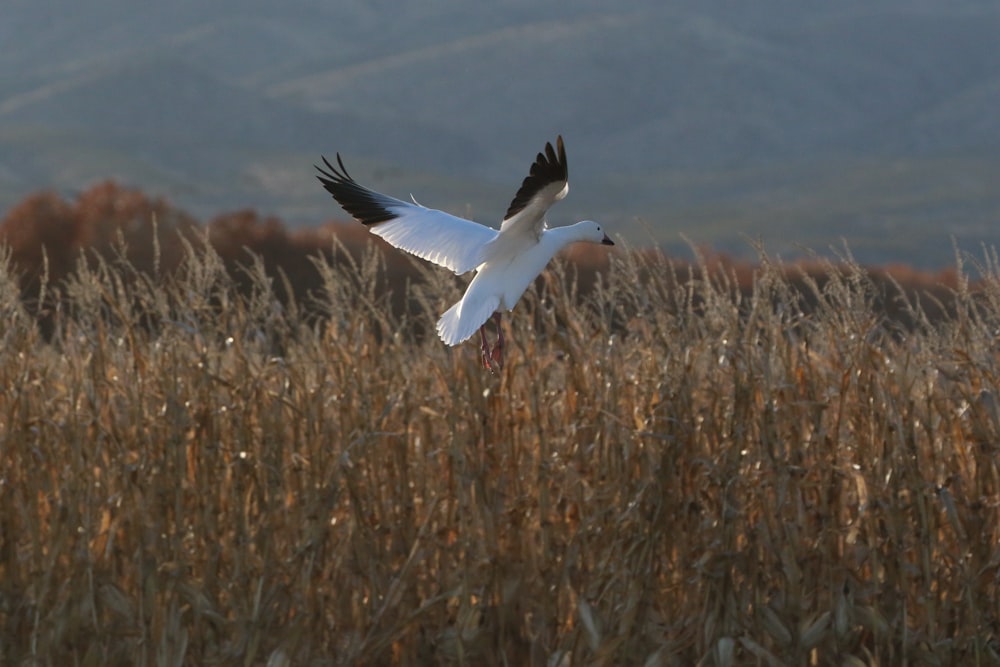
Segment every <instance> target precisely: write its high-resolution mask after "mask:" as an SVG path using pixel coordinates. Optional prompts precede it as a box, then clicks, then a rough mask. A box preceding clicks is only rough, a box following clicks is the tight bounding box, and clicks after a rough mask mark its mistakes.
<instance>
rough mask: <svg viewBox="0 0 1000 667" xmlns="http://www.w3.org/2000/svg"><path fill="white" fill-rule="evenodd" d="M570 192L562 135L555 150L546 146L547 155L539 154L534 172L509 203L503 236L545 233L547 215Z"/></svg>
mask: <svg viewBox="0 0 1000 667" xmlns="http://www.w3.org/2000/svg"><path fill="white" fill-rule="evenodd" d="M567 192H569V169H568V168H567V166H566V147H565V146H564V145H563V138H562V135H560V136H559V137H557V138H556V147H555V148H553V147H552V144H551V143H546V144H545V152H544V153H539V154H538V157H537V158H535V162H534V164H532V165H531V171H530V172H529V174H528V176H527V177H526V178H525V179H524V181H523V182H522V183H521V187H520V188H519V189H518V191H517V194H515V195H514V200H513V201H512V202H511V203H510V208H508V209H507V213H506V215H504V217H503V223H502V224H501V225H500V233H501V234H511V235H522V234H523V235H525V236H527V235H533V236H535V237H536V238H537V237H538V236H539V235H540V234H541V233H542V229H543V228H544V224H545V212H546V211H548V210H549V207H550V206H552V205H553V204H554V203H556V202H557V201H559V200H560V199H562V198H563V197H565V196H566V193H567Z"/></svg>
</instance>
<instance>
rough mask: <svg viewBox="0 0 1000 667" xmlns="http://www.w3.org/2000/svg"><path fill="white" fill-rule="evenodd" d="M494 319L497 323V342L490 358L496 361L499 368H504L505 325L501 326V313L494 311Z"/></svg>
mask: <svg viewBox="0 0 1000 667" xmlns="http://www.w3.org/2000/svg"><path fill="white" fill-rule="evenodd" d="M493 321H494V322H496V323H497V344H496V345H494V346H493V350H492V351H491V352H490V359H492V360H493V361H495V362H496V365H497V368H503V327H502V326H500V313H499V312H496V313H493Z"/></svg>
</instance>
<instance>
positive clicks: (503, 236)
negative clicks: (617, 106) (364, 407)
mask: <svg viewBox="0 0 1000 667" xmlns="http://www.w3.org/2000/svg"><path fill="white" fill-rule="evenodd" d="M322 159H323V164H325V165H326V169H324V168H322V167H319V166H317V167H316V169H317V170H318V171H319V175H317V178H318V179H319V181H320V183H322V184H323V187H324V188H326V190H327V192H329V193H330V194H331V195H333V198H334V199H336V200H337V203H339V204H340V205H341V206H342V207H343V208H344V210H345V211H347V212H348V213H350V214H351V215H352V216H353V217H354V218H355V219H356V220H358V221H359V222H361V223H362V224H364V225H366V226H368V228H369V229H370V231H371V232H372V233H373V234H376V235H378V236H380V237H382V238H383V239H384V240H386V241H387V242H388V243H389V244H390V245H392V246H395V247H396V248H399V249H400V250H405V251H406V252H409V253H412V254H414V255H416V256H417V257H420V258H421V259H425V260H428V261H430V262H433V263H435V264H438V265H440V266H443V267H445V268H447V269H451V270H452V271H454V272H455V273H457V274H462V273H466V272H468V271H475V272H476V275H475V277H474V278H473V279H472V282H471V283H469V287H468V288H467V289H466V290H465V295H464V296H462V298H461V299H460V300H459V301H458V303H456V304H455V305H453V306H452V307H451V308H449V309H448V310H447V311H446V312H445V313H444V315H442V316H441V319H440V320H438V323H437V333H438V335H439V336H440V337H441V340H442V341H444V342H445V344H447V345H458V344H459V343H461V342H463V341H466V340H468V339H469V338H470V337H472V335H473V334H475V333H476V330H477V329H478V330H479V335H480V337H481V340H482V353H483V365H484V366H485V367H486V368H487V369H489V370H490V371H491V372H495V371H497V370H499V369H500V368H502V367H503V347H504V336H503V327H502V326H501V315H500V309H506V310H508V311H510V310H513V308H514V304H516V303H517V302H518V300H519V299H520V298H521V295H522V294H524V292H525V290H526V289H528V286H529V285H530V284H531V283H532V281H534V279H535V278H536V277H537V276H538V274H539V273H541V272H542V269H544V268H545V266H546V265H547V264H548V263H549V260H551V259H552V258H553V257H554V256H555V254H556V253H557V252H559V251H560V250H562V249H563V248H565V247H566V246H567V245H569V244H570V243H573V242H575V241H589V242H592V243H602V244H604V245H614V242H613V241H612V240H611V239H610V238H608V235H607V234H605V233H604V230H603V229H601V226H600V225H599V224H597V223H596V222H594V221H593V220H583V221H581V222H578V223H576V224H574V225H569V226H566V227H549V226H548V225H547V224H546V221H545V213H546V211H548V209H549V207H550V206H552V204H554V203H556V202H557V201H559V200H560V199H562V198H563V197H565V196H566V193H567V192H569V172H568V170H567V167H566V148H565V146H564V145H563V139H562V136H559V137H558V138H557V139H556V146H555V148H553V147H552V144H551V143H546V144H545V152H544V153H539V154H538V157H536V158H535V162H534V164H532V165H531V171H530V172H529V174H528V176H527V177H525V179H524V181H523V182H522V183H521V187H520V188H519V189H518V191H517V194H515V195H514V199H513V201H511V203H510V207H509V208H508V209H507V213H506V214H505V215H504V217H503V221H502V222H501V223H500V229H499V230H496V229H493V228H491V227H487V226H485V225H481V224H479V223H477V222H473V221H471V220H466V219H464V218H459V217H457V216H454V215H451V214H448V213H445V212H443V211H438V210H435V209H432V208H427V207H425V206H421V205H420V204H418V203H417V202H416V200H415V199H414V200H413V201H412V203H411V202H407V201H402V200H400V199H396V198H394V197H390V196H388V195H384V194H381V193H379V192H375V191H374V190H370V189H368V188H366V187H365V186H363V185H361V184H359V183H358V182H357V181H355V180H354V179H353V178H351V176H350V175H349V174H348V173H347V169H346V168H345V167H344V162H343V160H341V158H340V153H337V165H338V166H339V169H338V167H335V166H333V165H332V164H330V162H329V161H328V160H327V159H326V158H325V157H324V158H322ZM491 317H492V318H493V320H494V321H495V322H496V329H497V339H496V343H495V344H494V345H493V346H490V344H489V342H488V340H487V337H486V328H485V326H486V322H487V321H489V319H490V318H491Z"/></svg>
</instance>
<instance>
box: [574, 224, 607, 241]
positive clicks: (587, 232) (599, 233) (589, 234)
mask: <svg viewBox="0 0 1000 667" xmlns="http://www.w3.org/2000/svg"><path fill="white" fill-rule="evenodd" d="M575 226H576V227H578V228H579V230H580V240H581V241H590V242H591V243H601V244H603V245H614V244H615V242H614V241H612V240H611V239H610V238H609V237H608V235H607V234H605V233H604V229H603V228H602V227H601V226H600V225H599V224H597V223H596V222H594V221H593V220H582V221H580V222H578V223H576V225H575Z"/></svg>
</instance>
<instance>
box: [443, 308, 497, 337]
mask: <svg viewBox="0 0 1000 667" xmlns="http://www.w3.org/2000/svg"><path fill="white" fill-rule="evenodd" d="M499 306H500V299H499V297H495V296H491V297H489V298H487V299H484V300H482V301H479V302H478V303H465V299H464V298H462V299H461V300H460V301H459V302H458V303H456V304H455V305H454V306H452V307H451V308H449V309H448V310H447V311H445V314H444V315H442V316H441V319H440V320H438V323H437V333H438V336H440V337H441V340H443V341H444V342H445V344H446V345H458V344H459V343H461V342H462V341H465V340H468V339H469V337H471V336H472V334H474V333H476V329H478V328H479V327H481V326H483V324H484V323H485V322H486V320H488V319H490V317H491V316H492V315H493V313H494V312H496V309H497V308H498V307H499Z"/></svg>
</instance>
